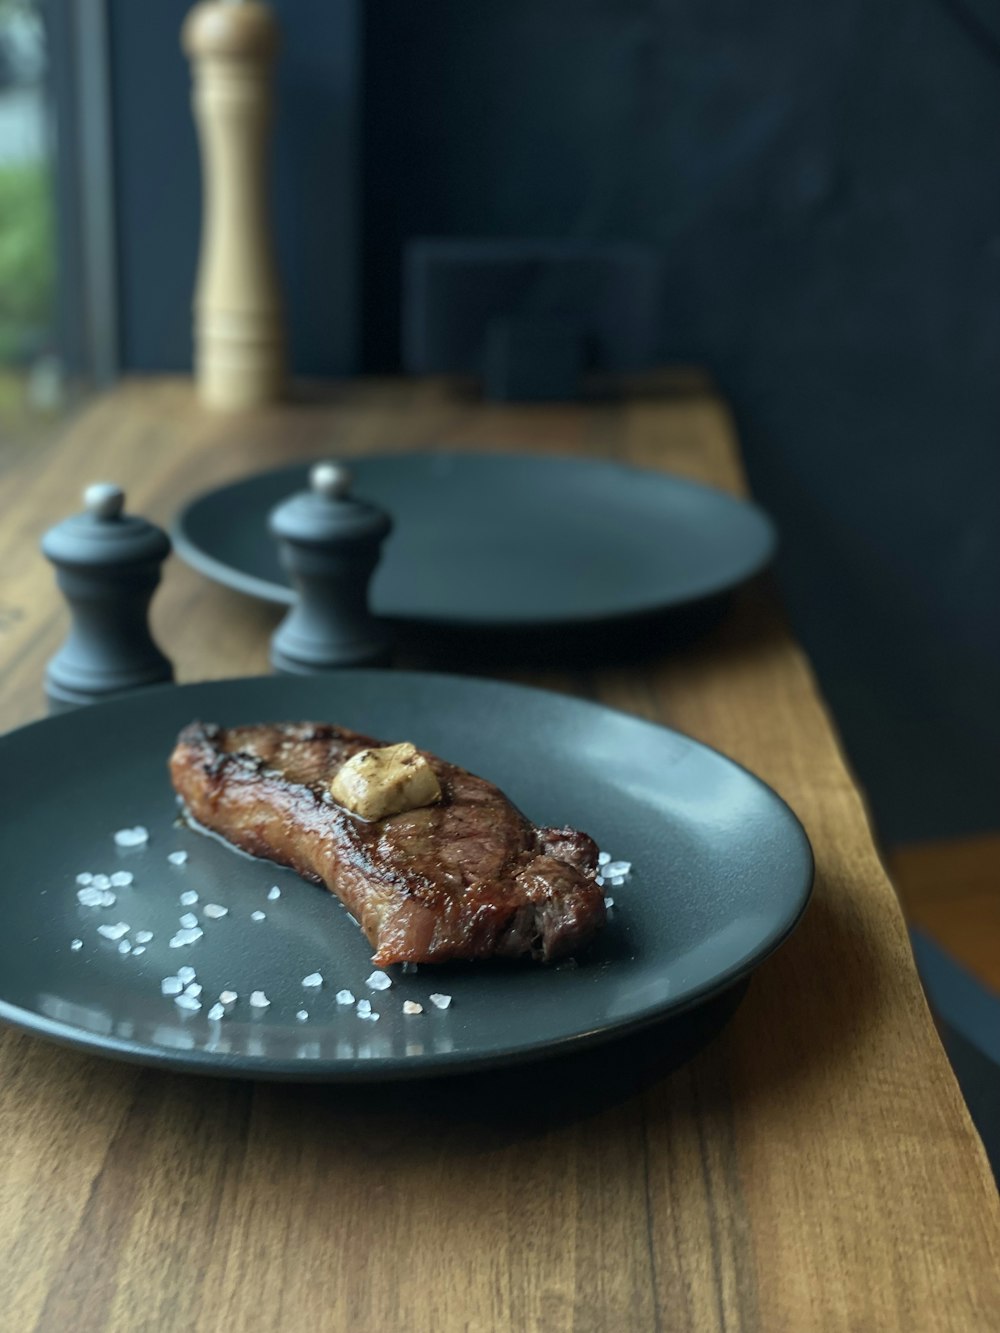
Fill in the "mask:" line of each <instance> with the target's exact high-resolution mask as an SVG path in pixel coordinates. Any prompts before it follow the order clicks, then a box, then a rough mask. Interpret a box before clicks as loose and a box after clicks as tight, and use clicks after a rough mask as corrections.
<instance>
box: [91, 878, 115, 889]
mask: <svg viewBox="0 0 1000 1333" xmlns="http://www.w3.org/2000/svg"><path fill="white" fill-rule="evenodd" d="M90 886H91V888H93V889H110V888H111V876H110V875H94V876H92V877H91V880H90Z"/></svg>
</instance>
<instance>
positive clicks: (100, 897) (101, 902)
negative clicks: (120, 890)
mask: <svg viewBox="0 0 1000 1333" xmlns="http://www.w3.org/2000/svg"><path fill="white" fill-rule="evenodd" d="M76 901H77V902H78V903H79V904H80V906H81V907H114V905H115V903H116V902H117V901H118V899H117V898H116V897H115V895H114V894H113V893H112V892H111V890H110V889H94V888H90V889H78V890H77V893H76Z"/></svg>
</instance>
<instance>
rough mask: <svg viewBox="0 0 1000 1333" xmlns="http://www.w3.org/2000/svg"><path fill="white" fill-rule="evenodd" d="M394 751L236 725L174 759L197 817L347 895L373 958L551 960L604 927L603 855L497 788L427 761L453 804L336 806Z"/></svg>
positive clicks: (324, 728) (314, 726)
mask: <svg viewBox="0 0 1000 1333" xmlns="http://www.w3.org/2000/svg"><path fill="white" fill-rule="evenodd" d="M381 744H384V742H381V741H376V740H373V739H372V738H371V737H370V736H362V735H360V734H358V733H357V732H353V731H347V730H345V729H343V728H341V727H335V726H332V725H329V724H326V723H312V722H303V723H276V724H273V725H258V726H247V727H233V728H229V729H228V730H227V729H224V728H222V727H217V726H214V725H210V724H206V723H201V722H193V723H191V725H190V726H188V727H185V729H184V730H183V731H182V732H181V734H180V736H179V737H178V740H177V745H176V748H175V749H174V752H173V754H172V755H171V758H170V775H171V779H172V781H173V784H174V788H175V789H176V791H177V792H178V794H179V795H180V796H181V797H182V799H183V800H184V802H185V804H186V806H187V808H188V810H189V812H190V814H191V815H192V817H193V818H194V819H195V820H197V822H198V823H199V824H201V825H203V826H204V827H205V828H207V829H210V830H211V831H212V832H214V833H218V834H221V836H222V837H224V838H226V839H227V840H228V841H229V842H231V843H233V844H234V845H235V846H237V847H241V848H242V849H243V850H244V851H247V852H250V853H252V854H253V855H254V856H260V857H265V858H267V859H268V860H270V861H276V862H278V863H279V864H280V865H285V866H290V867H291V868H292V869H293V870H296V871H298V873H299V874H300V875H302V876H303V877H304V878H306V879H309V880H312V881H313V882H315V883H317V884H323V885H325V886H326V888H328V889H330V890H331V892H333V893H335V894H336V895H337V896H338V897H339V898H340V899H341V901H342V902H343V903H344V905H345V906H346V907H347V909H348V911H349V912H350V913H351V914H352V915H353V916H354V917H355V918H356V920H357V921H358V922H359V923H360V925H361V927H362V929H363V930H364V932H365V934H366V935H367V937H368V939H369V941H370V942H371V945H372V947H373V949H374V950H375V954H374V959H373V961H374V962H376V963H378V964H380V965H385V964H387V963H402V962H413V963H437V962H443V961H445V960H447V959H458V958H464V959H478V958H489V957H495V956H496V957H515V956H517V955H521V954H531V955H532V956H533V957H535V958H541V959H544V960H546V961H547V960H549V959H553V958H559V957H563V956H565V955H566V954H569V953H572V952H573V951H574V950H576V949H578V948H580V947H581V946H582V945H584V944H586V943H587V942H588V941H589V940H590V939H591V938H592V937H593V935H594V934H595V933H596V932H597V931H598V930H599V929H600V927H601V926H602V925H603V924H604V920H605V908H604V897H603V894H602V891H601V889H600V887H599V886H598V885H597V884H595V883H594V876H595V874H596V868H597V847H596V846H595V845H594V842H593V841H592V839H590V838H589V837H587V835H586V834H585V833H578V832H577V831H576V830H574V829H551V828H536V826H535V825H534V824H532V823H531V822H530V821H529V820H527V819H526V818H525V817H524V815H522V814H521V812H520V811H519V810H517V809H515V807H514V806H513V805H511V803H510V801H508V800H507V798H506V797H505V796H504V794H503V793H502V792H501V791H500V790H499V789H498V788H497V787H494V786H493V784H492V783H490V782H486V781H485V780H484V779H483V778H478V777H475V776H474V775H473V774H472V773H467V772H466V771H465V770H464V769H462V768H458V767H457V766H456V765H454V764H449V763H446V762H445V761H444V760H443V759H438V758H437V757H436V756H434V755H432V754H428V753H427V752H426V751H423V752H422V753H423V754H424V758H425V759H426V760H427V761H428V763H430V764H431V766H432V767H433V769H434V771H435V773H436V774H437V778H438V781H439V782H440V784H441V791H442V799H441V801H440V803H438V804H437V805H433V806H427V807H424V808H422V809H419V810H411V811H408V812H406V813H404V814H399V815H391V816H389V817H388V818H386V819H380V820H375V821H372V822H370V823H369V822H366V821H365V820H362V819H360V818H358V817H357V816H356V815H353V814H352V813H351V812H350V811H348V810H345V809H343V808H342V807H341V806H338V805H337V804H336V803H335V802H334V801H333V800H332V798H331V797H330V795H329V792H328V786H329V781H330V778H331V777H332V776H333V774H334V773H335V772H336V771H337V769H338V768H339V767H340V766H341V765H342V764H343V763H344V762H345V761H346V760H347V759H350V758H351V756H352V755H354V754H356V753H357V752H358V751H359V750H364V749H368V748H369V747H371V746H378V745H381Z"/></svg>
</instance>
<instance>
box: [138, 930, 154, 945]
mask: <svg viewBox="0 0 1000 1333" xmlns="http://www.w3.org/2000/svg"><path fill="white" fill-rule="evenodd" d="M152 938H153V932H152V931H151V930H137V931H136V932H135V942H136V944H148V943H149V941H150V940H151V939H152Z"/></svg>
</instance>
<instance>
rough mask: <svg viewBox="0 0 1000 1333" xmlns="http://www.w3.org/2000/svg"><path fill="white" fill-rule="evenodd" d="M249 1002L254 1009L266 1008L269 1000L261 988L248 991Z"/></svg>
mask: <svg viewBox="0 0 1000 1333" xmlns="http://www.w3.org/2000/svg"><path fill="white" fill-rule="evenodd" d="M250 1003H251V1004H252V1005H253V1007H254V1008H255V1009H266V1008H267V1006H268V1005H269V1004H270V1003H271V1001H270V1000H269V999H268V998H267V996H266V995H265V994H264V992H263V991H262V990H254V991H251V992H250Z"/></svg>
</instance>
